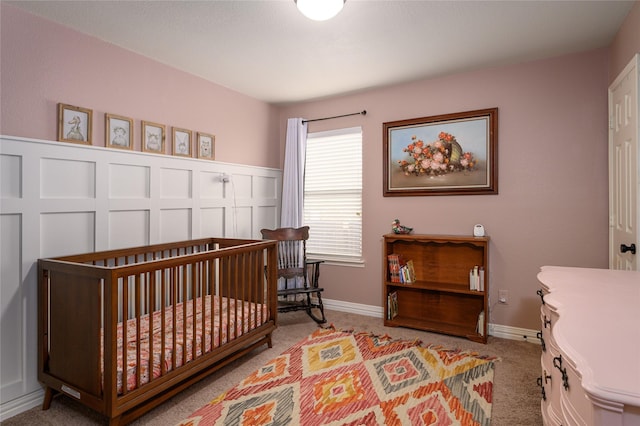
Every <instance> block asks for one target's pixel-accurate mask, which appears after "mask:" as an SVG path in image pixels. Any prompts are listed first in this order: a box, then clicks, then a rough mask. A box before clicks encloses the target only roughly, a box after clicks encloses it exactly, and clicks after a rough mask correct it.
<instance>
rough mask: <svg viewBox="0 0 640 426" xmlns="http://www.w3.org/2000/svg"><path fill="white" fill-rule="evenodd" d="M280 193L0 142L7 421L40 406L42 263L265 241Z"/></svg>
mask: <svg viewBox="0 0 640 426" xmlns="http://www.w3.org/2000/svg"><path fill="white" fill-rule="evenodd" d="M281 183H282V172H281V171H280V170H277V169H270V168H264V167H253V166H246V165H240V164H228V163H221V162H216V161H207V160H199V159H195V158H185V157H174V156H170V155H157V154H149V153H142V152H134V151H127V150H118V149H110V148H102V147H93V146H87V145H81V144H71V143H64V142H54V141H42V140H34V139H26V138H18V137H11V136H0V309H1V311H0V315H1V318H2V322H1V325H0V332H1V333H2V334H1V335H0V421H4V420H6V419H7V418H9V417H12V416H13V415H16V414H18V413H20V412H22V411H25V410H27V409H29V408H32V407H34V406H36V405H39V404H41V403H42V396H43V392H42V387H41V386H40V384H39V383H38V380H37V265H36V262H37V259H38V258H41V257H54V256H62V255H67V254H74V253H83V252H88V251H94V250H108V249H117V248H123V247H132V246H141V245H147V244H156V243H161V242H169V241H177V240H184V239H192V238H201V237H231V238H257V239H259V238H261V235H260V229H261V228H275V227H277V226H278V223H279V217H280V193H281Z"/></svg>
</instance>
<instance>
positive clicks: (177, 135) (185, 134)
mask: <svg viewBox="0 0 640 426" xmlns="http://www.w3.org/2000/svg"><path fill="white" fill-rule="evenodd" d="M192 139H193V132H192V131H191V130H187V129H181V128H179V127H174V128H173V136H172V139H171V140H172V143H173V155H177V156H180V157H193V143H192Z"/></svg>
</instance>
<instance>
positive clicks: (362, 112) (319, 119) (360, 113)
mask: <svg viewBox="0 0 640 426" xmlns="http://www.w3.org/2000/svg"><path fill="white" fill-rule="evenodd" d="M351 115H367V110H362V111H360V112H354V113H352V114H343V115H336V116H333V117H324V118H314V119H313V120H302V124H304V123H309V122H311V121H321V120H331V119H334V118H342V117H349V116H351Z"/></svg>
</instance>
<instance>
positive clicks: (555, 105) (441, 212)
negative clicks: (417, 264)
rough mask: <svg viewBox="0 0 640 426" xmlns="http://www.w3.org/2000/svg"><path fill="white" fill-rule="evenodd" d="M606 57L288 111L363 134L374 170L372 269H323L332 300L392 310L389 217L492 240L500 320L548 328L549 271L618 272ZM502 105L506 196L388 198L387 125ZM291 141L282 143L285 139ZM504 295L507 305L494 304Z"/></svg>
mask: <svg viewBox="0 0 640 426" xmlns="http://www.w3.org/2000/svg"><path fill="white" fill-rule="evenodd" d="M607 54H608V51H607V50H606V49H600V50H597V51H592V52H587V53H581V54H576V55H571V56H565V57H560V58H554V59H548V60H543V61H537V62H531V63H526V64H521V65H516V66H508V67H499V68H494V69H488V70H483V71H474V72H469V73H464V74H458V75H451V76H447V77H443V78H437V79H431V80H423V81H419V82H415V83H410V84H403V85H398V86H393V87H388V88H385V89H378V90H371V91H367V92H364V93H360V94H354V95H349V96H343V97H338V98H335V99H330V100H323V101H318V102H310V103H302V104H297V105H291V106H288V107H286V108H284V109H283V111H282V115H281V120H280V123H281V132H282V134H283V135H284V134H285V127H284V126H285V123H286V118H288V117H304V118H317V117H326V116H333V115H339V114H346V113H351V112H357V111H360V110H363V109H366V110H367V115H366V116H364V117H363V116H355V117H349V118H342V119H336V120H329V121H321V122H315V123H311V124H310V125H309V131H310V132H314V131H322V130H328V129H332V128H341V127H351V126H359V125H361V126H362V128H363V144H364V152H363V161H364V171H363V173H364V197H363V198H364V206H363V221H364V241H363V248H364V257H365V261H366V264H365V267H364V268H349V267H340V266H331V265H324V266H323V272H322V277H321V281H322V286H323V287H324V288H325V291H326V297H327V298H330V299H336V300H345V301H349V302H356V303H363V304H366V305H376V306H381V305H382V289H381V270H382V251H381V250H382V248H381V236H382V235H383V234H385V233H388V232H390V223H391V220H392V219H394V218H396V217H398V218H399V219H401V221H402V223H405V224H407V225H409V226H413V227H414V228H415V231H414V232H415V233H424V234H431V233H433V234H464V235H470V234H471V232H472V227H473V225H474V224H475V223H482V224H484V226H485V228H486V230H487V233H488V234H489V236H490V237H491V245H490V268H491V286H492V289H491V292H490V296H491V304H492V312H491V317H490V321H491V322H493V323H497V324H503V325H509V326H512V327H523V328H528V329H537V328H539V326H540V318H539V307H540V298H539V297H538V296H537V295H536V290H537V289H538V288H539V284H538V282H537V280H536V274H537V272H538V270H539V268H540V266H542V265H548V264H552V265H570V266H583V267H598V268H606V267H607V265H608V261H607V252H608V226H607V217H608V213H607V211H608V204H607V203H608V198H607V197H608V187H607V126H606V124H607V77H608V68H607V60H608V56H607ZM491 107H498V108H499V136H498V139H499V141H498V147H499V160H498V164H499V194H498V195H476V196H437V197H434V196H421V197H392V198H385V197H383V196H382V151H383V150H382V124H383V123H384V122H387V121H395V120H401V119H409V118H416V117H425V116H430V115H438V114H446V113H453V112H461V111H469V110H474V109H483V108H491ZM280 140H284V136H282V137H281V138H280ZM498 289H506V290H508V291H509V296H510V297H509V304H508V305H506V306H505V305H494V304H495V302H496V300H497V294H498Z"/></svg>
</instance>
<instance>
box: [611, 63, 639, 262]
mask: <svg viewBox="0 0 640 426" xmlns="http://www.w3.org/2000/svg"><path fill="white" fill-rule="evenodd" d="M639 63H640V54H636V55H635V56H634V58H633V60H632V61H631V62H630V63H629V65H627V66H626V67H625V69H624V70H623V71H622V73H620V75H619V76H618V77H617V78H616V80H615V81H614V82H613V84H612V85H611V86H610V87H609V268H611V269H625V270H634V271H636V270H640V262H639V261H638V260H637V259H638V255H640V254H639V253H638V249H639V247H638V244H639V243H640V238H639V237H640V232H639V230H638V226H639V224H640V219H639V216H640V209H639V208H638V203H639V202H640V196H639V194H638V192H639V191H640V174H639V173H640V150H639V149H638V133H639V129H640V118H639V117H638V113H639V112H638V111H639V110H638V105H639V100H638V65H639Z"/></svg>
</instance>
